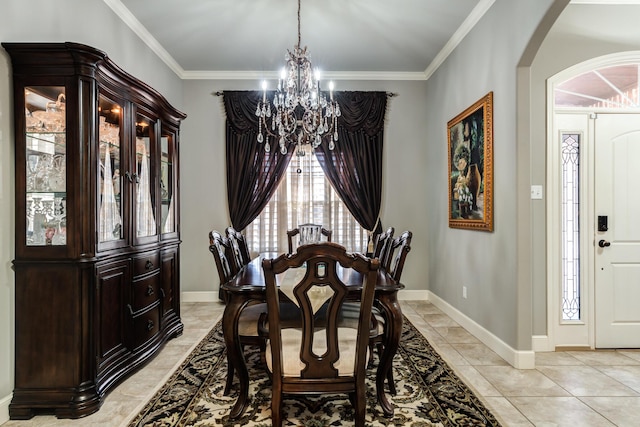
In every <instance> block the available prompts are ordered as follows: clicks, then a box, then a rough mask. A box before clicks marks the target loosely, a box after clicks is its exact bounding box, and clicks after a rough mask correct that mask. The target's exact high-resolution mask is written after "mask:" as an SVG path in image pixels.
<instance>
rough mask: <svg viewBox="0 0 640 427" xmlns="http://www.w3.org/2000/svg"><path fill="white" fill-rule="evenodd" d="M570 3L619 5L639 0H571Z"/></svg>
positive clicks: (637, 2)
mask: <svg viewBox="0 0 640 427" xmlns="http://www.w3.org/2000/svg"><path fill="white" fill-rule="evenodd" d="M570 3H571V4H599V5H621V4H640V0H571V2H570Z"/></svg>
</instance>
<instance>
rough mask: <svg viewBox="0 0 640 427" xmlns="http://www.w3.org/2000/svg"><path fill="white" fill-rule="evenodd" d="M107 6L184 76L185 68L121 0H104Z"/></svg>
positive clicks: (168, 64)
mask: <svg viewBox="0 0 640 427" xmlns="http://www.w3.org/2000/svg"><path fill="white" fill-rule="evenodd" d="M103 1H104V2H105V3H106V5H107V6H109V7H110V8H111V10H113V11H114V12H115V14H116V15H118V17H119V18H120V19H122V21H123V22H124V23H125V24H127V26H128V27H129V28H131V30H132V31H133V32H134V33H136V34H137V35H138V37H140V38H141V39H142V41H143V42H144V43H145V44H146V45H147V46H149V48H150V49H151V50H152V51H153V52H154V53H155V54H156V55H158V57H159V58H160V59H161V60H162V61H163V62H164V63H165V64H167V66H168V67H169V68H171V70H173V72H174V73H176V74H177V75H178V77H181V78H182V74H183V73H184V69H183V68H182V67H181V66H180V64H178V63H177V62H176V60H175V59H173V57H172V56H171V55H170V54H169V52H167V51H166V50H165V48H164V47H162V45H161V44H160V43H159V42H158V40H156V38H155V37H153V36H152V35H151V33H149V31H148V30H147V29H146V28H145V26H144V25H142V23H141V22H140V21H138V19H137V18H136V17H135V16H134V15H133V13H131V11H130V10H129V9H127V7H126V6H125V5H124V4H122V2H121V1H120V0H103Z"/></svg>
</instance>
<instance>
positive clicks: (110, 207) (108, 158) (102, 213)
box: [98, 94, 123, 242]
mask: <svg viewBox="0 0 640 427" xmlns="http://www.w3.org/2000/svg"><path fill="white" fill-rule="evenodd" d="M98 111H99V118H100V119H99V127H98V138H99V145H100V184H99V188H100V201H99V218H98V227H99V229H98V239H99V241H100V242H108V241H112V240H120V239H122V238H123V234H122V233H123V230H122V218H123V212H122V203H121V195H122V182H121V179H120V170H121V161H120V159H121V158H122V153H121V150H122V144H121V135H120V123H121V120H122V107H121V106H120V105H119V104H118V103H116V102H113V101H111V100H109V99H108V98H106V97H105V96H104V95H102V94H101V95H100V100H99V106H98Z"/></svg>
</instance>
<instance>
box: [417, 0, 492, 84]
mask: <svg viewBox="0 0 640 427" xmlns="http://www.w3.org/2000/svg"><path fill="white" fill-rule="evenodd" d="M493 3H495V0H481V1H480V2H479V3H478V5H477V6H476V7H474V8H473V10H472V11H471V13H470V14H469V16H467V18H466V19H465V20H464V21H463V22H462V24H461V25H460V27H459V28H458V29H457V30H456V32H455V33H453V36H451V38H450V39H449V41H447V43H446V44H445V45H444V47H443V48H442V49H441V50H440V52H438V54H437V55H436V56H435V58H433V61H431V63H430V64H429V66H428V67H427V69H426V70H424V74H425V77H426V78H425V80H428V79H429V77H431V75H433V73H435V72H436V70H437V69H438V68H440V66H441V65H442V64H443V63H444V61H445V60H446V59H447V58H448V57H449V55H451V53H452V52H453V51H454V50H455V49H456V47H457V46H458V45H459V44H460V42H461V41H462V40H463V39H464V38H465V36H466V35H467V34H468V33H469V31H471V29H472V28H473V27H475V25H476V24H477V23H478V21H480V19H481V18H482V17H483V16H484V14H485V13H487V11H488V10H489V8H490V7H491V6H492V5H493Z"/></svg>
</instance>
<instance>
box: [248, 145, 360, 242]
mask: <svg viewBox="0 0 640 427" xmlns="http://www.w3.org/2000/svg"><path fill="white" fill-rule="evenodd" d="M309 222H311V223H315V224H322V226H323V227H325V228H327V229H330V230H331V231H332V238H331V240H332V241H333V242H336V243H339V244H341V245H343V246H345V247H346V248H347V250H348V251H353V252H363V253H364V252H366V250H367V245H368V232H367V230H365V229H363V228H362V227H361V226H360V224H358V222H357V221H356V220H355V219H354V218H353V216H352V215H351V213H350V212H349V210H348V209H347V207H346V206H345V205H344V203H343V202H342V200H341V199H340V197H338V195H337V194H336V192H335V191H334V190H333V188H332V187H331V184H329V181H328V180H327V179H326V177H325V175H324V172H323V171H322V168H321V167H320V164H319V163H318V161H317V159H316V156H315V155H314V154H313V153H312V150H311V147H310V146H304V148H303V150H302V151H300V152H298V153H296V154H294V156H293V157H292V158H291V162H290V163H289V166H288V167H287V171H286V174H285V177H284V178H283V179H282V181H281V182H280V185H279V186H278V190H277V191H276V193H275V194H274V195H273V197H272V198H271V200H270V201H269V203H268V204H267V206H266V207H265V208H264V209H263V210H262V213H261V214H260V215H259V216H258V217H257V218H256V219H255V220H254V221H253V222H252V223H251V224H249V226H248V227H247V229H246V231H245V233H246V236H247V241H248V244H249V248H250V250H251V251H252V252H254V253H255V252H278V253H282V252H286V251H287V230H289V229H292V228H295V227H297V226H298V224H304V223H309Z"/></svg>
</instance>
